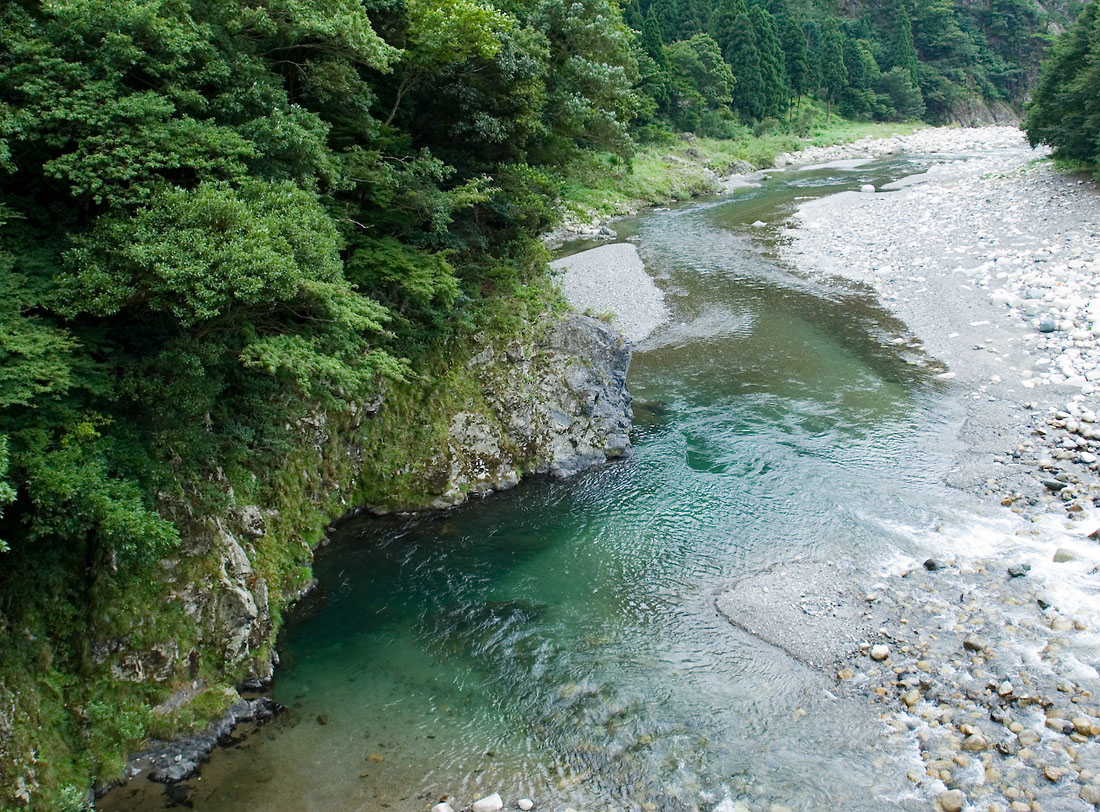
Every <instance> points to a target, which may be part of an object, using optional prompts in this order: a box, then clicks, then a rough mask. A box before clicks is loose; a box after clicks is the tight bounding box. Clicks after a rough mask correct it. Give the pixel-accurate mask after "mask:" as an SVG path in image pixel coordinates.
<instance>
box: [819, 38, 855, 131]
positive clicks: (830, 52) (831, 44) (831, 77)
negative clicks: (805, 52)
mask: <svg viewBox="0 0 1100 812" xmlns="http://www.w3.org/2000/svg"><path fill="white" fill-rule="evenodd" d="M817 58H818V64H819V65H820V80H821V95H822V98H824V99H825V101H826V103H827V105H829V106H827V107H826V112H825V119H826V122H828V119H829V115H830V113H831V109H830V108H831V105H832V104H833V103H835V102H836V101H837V100H838V99H839V98H840V95H841V94H842V93H843V92H844V89H845V88H846V87H847V86H848V69H847V68H846V67H845V66H844V35H843V34H842V33H841V31H840V27H839V26H838V25H837V24H836V21H835V20H832V19H830V20H827V21H826V23H825V30H824V31H823V32H822V36H821V44H820V46H819V48H818V55H817Z"/></svg>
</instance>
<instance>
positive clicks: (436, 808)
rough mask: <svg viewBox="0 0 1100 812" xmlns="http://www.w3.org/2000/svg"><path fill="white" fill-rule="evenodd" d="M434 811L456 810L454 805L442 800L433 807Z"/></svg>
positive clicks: (452, 811)
mask: <svg viewBox="0 0 1100 812" xmlns="http://www.w3.org/2000/svg"><path fill="white" fill-rule="evenodd" d="M432 812H455V810H454V807H453V806H451V805H450V804H449V803H447V802H446V801H440V802H439V803H437V804H436V805H435V806H433V807H432Z"/></svg>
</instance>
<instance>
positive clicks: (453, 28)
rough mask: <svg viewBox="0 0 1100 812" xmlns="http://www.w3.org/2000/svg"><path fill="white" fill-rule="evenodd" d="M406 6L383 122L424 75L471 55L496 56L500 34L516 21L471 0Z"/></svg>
mask: <svg viewBox="0 0 1100 812" xmlns="http://www.w3.org/2000/svg"><path fill="white" fill-rule="evenodd" d="M406 7H407V9H408V28H407V31H406V36H405V50H404V52H403V53H402V55H401V62H400V67H399V69H398V72H399V73H400V76H401V80H400V82H399V83H398V85H397V89H396V90H395V92H394V98H393V106H392V107H391V108H390V113H389V115H388V116H387V117H386V122H385V123H386V124H390V123H391V122H392V121H393V119H394V117H395V116H396V115H397V110H398V108H399V107H400V106H401V100H402V99H403V98H404V97H405V94H406V93H408V91H409V89H410V88H412V87H413V86H415V85H416V84H417V83H418V82H420V81H421V80H422V79H423V78H424V77H426V76H429V75H432V74H434V73H438V72H439V71H440V70H442V69H443V68H444V67H446V66H448V65H453V64H456V63H460V62H465V61H466V60H468V59H471V58H473V57H481V58H482V59H492V58H493V57H494V56H496V54H497V53H498V52H499V51H500V48H501V34H502V33H503V32H505V31H507V30H509V29H510V28H511V27H512V25H513V24H514V22H515V21H514V20H513V19H512V18H511V17H509V16H508V15H506V14H504V13H502V12H500V11H497V10H496V9H494V8H492V7H491V6H486V5H481V4H480V3H477V2H474V0H409V2H408V3H407V4H406Z"/></svg>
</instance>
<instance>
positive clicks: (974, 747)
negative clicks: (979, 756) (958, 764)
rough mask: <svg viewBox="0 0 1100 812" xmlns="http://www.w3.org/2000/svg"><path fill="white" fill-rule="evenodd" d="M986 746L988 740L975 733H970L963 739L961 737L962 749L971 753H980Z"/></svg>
mask: <svg viewBox="0 0 1100 812" xmlns="http://www.w3.org/2000/svg"><path fill="white" fill-rule="evenodd" d="M988 746H989V744H988V742H986V740H985V739H984V738H983V737H982V736H980V735H978V734H977V733H972V734H970V735H969V736H967V737H966V738H965V739H963V743H962V749H963V750H967V751H969V752H971V753H980V752H982V751H983V750H985V749H986V747H988Z"/></svg>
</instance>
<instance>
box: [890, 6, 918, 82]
mask: <svg viewBox="0 0 1100 812" xmlns="http://www.w3.org/2000/svg"><path fill="white" fill-rule="evenodd" d="M893 17H894V19H893V23H894V25H893V39H892V41H891V43H890V60H889V62H890V64H889V66H890V67H891V68H903V69H904V70H906V71H907V72H908V73H909V77H910V79H911V80H912V82H913V87H920V75H919V74H918V72H917V65H918V61H917V46H916V45H915V44H914V42H913V16H912V14H910V13H909V3H908V1H907V0H896V2H895V3H894V15H893Z"/></svg>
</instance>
